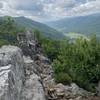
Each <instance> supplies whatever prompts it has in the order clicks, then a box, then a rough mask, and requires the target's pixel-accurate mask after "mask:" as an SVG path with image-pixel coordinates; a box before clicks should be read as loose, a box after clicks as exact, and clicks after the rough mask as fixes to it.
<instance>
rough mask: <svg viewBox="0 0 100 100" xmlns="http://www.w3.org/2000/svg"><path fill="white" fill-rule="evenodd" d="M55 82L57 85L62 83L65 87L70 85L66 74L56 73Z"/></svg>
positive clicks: (69, 78)
mask: <svg viewBox="0 0 100 100" xmlns="http://www.w3.org/2000/svg"><path fill="white" fill-rule="evenodd" d="M55 81H56V82H57V83H63V84H65V85H70V83H71V82H72V78H71V77H70V76H69V75H68V74H67V73H62V72H61V73H58V74H56V75H55Z"/></svg>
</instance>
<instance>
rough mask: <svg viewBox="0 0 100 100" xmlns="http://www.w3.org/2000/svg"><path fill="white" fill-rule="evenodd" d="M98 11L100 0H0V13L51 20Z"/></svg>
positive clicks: (99, 9)
mask: <svg viewBox="0 0 100 100" xmlns="http://www.w3.org/2000/svg"><path fill="white" fill-rule="evenodd" d="M96 12H100V0H84V2H83V0H0V15H2V16H3V15H10V16H26V17H28V18H31V19H34V20H40V21H41V20H46V19H47V20H48V19H49V20H52V19H59V18H63V17H66V16H80V15H87V14H91V13H96Z"/></svg>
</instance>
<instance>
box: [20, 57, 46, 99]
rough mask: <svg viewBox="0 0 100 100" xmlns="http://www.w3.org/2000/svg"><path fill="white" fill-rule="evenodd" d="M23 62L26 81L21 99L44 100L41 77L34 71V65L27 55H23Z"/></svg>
mask: <svg viewBox="0 0 100 100" xmlns="http://www.w3.org/2000/svg"><path fill="white" fill-rule="evenodd" d="M24 63H25V66H26V68H25V69H26V70H25V75H26V81H25V83H24V86H23V89H22V98H21V100H45V93H44V89H43V85H42V83H41V78H40V77H39V76H38V75H37V73H35V72H36V70H35V69H36V65H35V64H34V62H33V61H32V60H31V59H30V58H29V57H24Z"/></svg>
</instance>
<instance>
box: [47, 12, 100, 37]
mask: <svg viewBox="0 0 100 100" xmlns="http://www.w3.org/2000/svg"><path fill="white" fill-rule="evenodd" d="M46 24H47V25H49V26H51V27H54V28H55V29H57V30H60V31H61V32H64V33H69V32H75V33H83V34H91V33H92V34H93V33H95V34H97V35H99V36H100V14H99V13H98V14H93V15H88V16H80V17H71V18H64V19H61V20H57V21H54V22H48V23H46Z"/></svg>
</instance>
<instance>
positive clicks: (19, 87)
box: [0, 46, 45, 100]
mask: <svg viewBox="0 0 100 100" xmlns="http://www.w3.org/2000/svg"><path fill="white" fill-rule="evenodd" d="M36 72H37V70H36V65H35V63H34V62H33V61H32V60H31V59H30V57H24V56H23V54H22V51H21V49H19V48H18V47H15V46H3V47H2V48H1V49H0V100H45V93H44V89H43V85H42V83H41V78H40V77H39V76H38V74H37V73H36Z"/></svg>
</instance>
